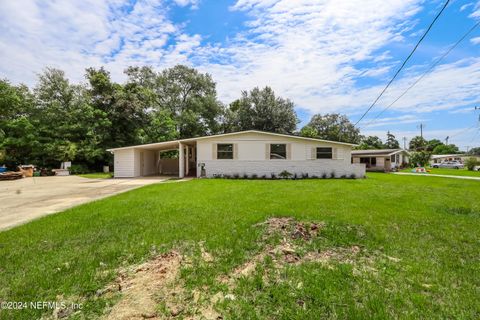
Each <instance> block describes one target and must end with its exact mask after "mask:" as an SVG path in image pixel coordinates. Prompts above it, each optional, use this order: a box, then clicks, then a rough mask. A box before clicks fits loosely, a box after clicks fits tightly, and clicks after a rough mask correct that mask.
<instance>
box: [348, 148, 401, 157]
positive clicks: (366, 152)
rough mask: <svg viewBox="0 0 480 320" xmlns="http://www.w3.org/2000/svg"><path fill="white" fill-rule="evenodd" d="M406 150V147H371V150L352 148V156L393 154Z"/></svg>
mask: <svg viewBox="0 0 480 320" xmlns="http://www.w3.org/2000/svg"><path fill="white" fill-rule="evenodd" d="M401 152H405V153H407V154H408V151H407V150H404V149H369V150H352V156H391V155H394V154H397V153H401Z"/></svg>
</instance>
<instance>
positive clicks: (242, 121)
mask: <svg viewBox="0 0 480 320" xmlns="http://www.w3.org/2000/svg"><path fill="white" fill-rule="evenodd" d="M224 118H225V120H224V122H225V126H224V130H225V131H226V132H231V131H242V130H251V129H255V130H261V131H268V132H277V133H286V134H292V133H293V132H294V131H295V129H296V127H297V123H298V122H299V120H298V118H297V114H296V113H295V110H294V104H293V102H292V101H290V100H289V99H283V98H281V97H278V96H275V92H273V90H272V88H270V87H265V88H263V89H259V88H258V87H256V88H254V89H253V90H251V91H250V92H247V91H243V92H242V96H241V98H240V99H238V100H235V101H234V102H232V103H231V104H230V106H229V107H228V108H227V109H226V111H225V114H224Z"/></svg>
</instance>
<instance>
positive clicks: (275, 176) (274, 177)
mask: <svg viewBox="0 0 480 320" xmlns="http://www.w3.org/2000/svg"><path fill="white" fill-rule="evenodd" d="M270 178H271V179H273V180H275V179H277V175H276V174H275V173H273V172H272V174H271V175H270Z"/></svg>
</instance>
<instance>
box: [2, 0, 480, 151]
mask: <svg viewBox="0 0 480 320" xmlns="http://www.w3.org/2000/svg"><path fill="white" fill-rule="evenodd" d="M442 5H443V1H416V0H369V1H361V0H356V1H333V0H232V1H219V0H172V1H161V0H143V1H140V0H128V1H123V0H107V1H96V0H85V1H66V0H63V1H62V0H59V1H40V0H19V1H7V0H0V31H1V32H0V57H1V59H0V77H2V78H8V79H10V80H11V81H12V82H13V83H20V82H23V83H26V84H28V85H30V86H34V85H35V81H36V74H37V73H38V72H41V71H42V69H44V68H45V67H47V66H51V67H57V68H60V69H63V70H65V72H66V73H67V76H68V77H69V78H70V79H72V81H74V82H82V81H84V78H83V75H84V69H85V68H86V67H89V66H97V67H98V66H105V67H106V68H107V69H108V70H109V71H110V72H111V74H112V77H113V79H114V80H116V81H119V82H121V81H123V80H124V79H125V77H124V75H123V70H124V69H125V68H126V67H127V66H129V65H151V66H153V67H154V68H156V69H158V70H161V69H162V68H166V67H171V66H173V65H175V64H178V63H182V64H187V65H190V66H193V67H196V68H198V69H199V70H201V71H202V72H208V73H211V74H212V76H213V78H214V79H215V81H216V82H217V90H218V94H219V98H220V100H221V101H222V102H224V103H229V102H231V101H232V100H234V99H235V98H237V97H239V95H240V92H241V90H248V89H251V88H253V87H255V86H260V87H262V86H266V85H269V86H271V87H273V89H274V90H275V92H276V93H277V94H279V95H281V96H282V97H285V98H289V99H291V100H292V101H294V102H295V105H296V109H297V113H298V115H299V116H300V118H301V120H302V123H301V124H300V126H302V125H304V124H305V123H306V122H307V121H308V119H309V118H310V117H311V115H313V114H315V113H327V112H340V113H344V114H347V115H348V116H349V117H350V119H351V120H352V121H354V122H356V120H358V119H359V117H360V116H361V114H362V113H363V112H364V111H365V110H366V108H367V107H368V106H369V104H370V103H371V102H373V100H374V99H375V97H376V96H377V95H378V94H379V92H380V91H381V90H382V88H383V86H384V85H385V84H386V83H387V82H388V80H389V79H390V78H391V76H392V75H393V73H394V72H395V71H396V70H397V68H398V67H399V65H400V63H401V62H402V60H403V59H404V58H405V57H406V56H407V55H408V53H409V52H410V50H411V49H412V47H413V46H414V44H415V43H416V41H417V40H418V39H419V37H420V36H421V34H422V32H423V31H424V30H425V28H426V27H427V26H428V24H429V23H430V22H431V21H432V19H433V17H434V16H435V14H436V13H437V12H438V11H439V10H440V8H441V6H442ZM479 19H480V2H478V1H452V2H451V3H450V5H449V6H448V7H447V8H446V10H445V11H444V13H443V15H442V16H441V17H440V19H439V20H438V21H437V23H436V24H435V26H434V27H433V29H432V30H431V32H430V33H429V35H428V36H427V38H426V39H425V40H424V42H423V43H422V44H421V45H420V47H419V48H418V50H417V52H416V53H415V55H414V56H413V57H412V59H411V60H410V62H409V63H408V65H407V66H406V68H405V69H404V70H403V71H402V73H401V74H400V76H399V77H398V78H397V80H396V81H395V82H394V83H393V84H392V86H391V87H390V89H389V90H388V91H387V92H386V94H385V95H384V97H383V98H382V99H381V100H380V101H379V103H378V105H377V106H376V107H375V108H373V109H372V111H371V112H370V113H369V114H368V115H367V117H366V118H365V119H364V120H363V121H362V122H360V124H359V125H360V127H361V129H362V133H363V134H376V135H379V136H380V137H381V138H385V134H386V132H387V131H388V130H389V131H391V132H392V133H394V134H395V135H396V136H397V138H398V139H399V140H400V139H401V138H402V137H403V136H405V137H407V138H411V137H412V136H414V135H416V134H418V132H419V130H418V129H417V126H418V124H420V123H424V124H425V125H426V128H425V131H424V132H425V137H426V138H428V139H431V138H439V139H444V138H445V137H446V136H450V137H451V139H450V141H451V142H453V143H456V144H458V145H460V146H461V147H462V148H463V149H465V148H466V147H467V146H469V147H473V146H479V145H480V134H479V133H478V131H479V127H478V123H479V121H478V117H479V113H480V112H478V111H477V112H475V111H474V106H475V104H478V105H480V90H479V87H480V55H479V53H480V28H478V29H476V30H475V31H474V32H472V33H471V34H470V35H469V37H467V38H466V39H465V40H464V41H463V42H462V43H461V45H459V46H458V47H457V48H456V49H455V50H454V51H452V52H451V53H450V54H449V55H448V56H447V58H446V59H445V60H443V61H442V62H441V64H439V65H438V66H437V67H436V68H435V69H434V70H433V72H432V73H430V74H429V75H427V76H426V77H425V78H424V79H422V81H421V82H419V83H418V85H416V86H415V87H414V88H413V89H412V90H410V91H409V92H408V93H407V94H406V95H405V96H404V97H402V98H401V99H400V100H399V101H398V102H397V103H395V104H394V105H393V106H392V107H391V108H390V109H389V110H388V111H386V112H384V113H382V114H381V115H380V116H378V119H374V118H375V117H376V116H377V115H378V113H379V112H380V111H381V110H382V109H383V108H384V107H385V106H387V105H388V104H390V103H391V102H392V101H393V100H394V99H395V98H396V97H397V96H398V95H400V94H401V93H402V92H403V90H404V89H405V88H407V87H408V86H409V85H410V84H411V83H412V82H414V81H415V80H416V79H417V77H418V76H419V75H420V74H422V72H423V71H425V70H426V69H427V68H428V66H429V65H430V64H431V63H432V61H434V60H435V59H436V58H438V57H439V56H440V55H441V54H442V53H443V52H445V50H447V49H448V47H449V46H450V45H452V44H453V43H454V42H456V41H457V40H458V39H459V38H460V37H461V36H462V35H463V34H464V33H465V32H466V31H467V30H468V29H469V28H470V27H471V26H473V25H474V24H475V23H476V22H477V21H478V20H479ZM373 119H374V120H373Z"/></svg>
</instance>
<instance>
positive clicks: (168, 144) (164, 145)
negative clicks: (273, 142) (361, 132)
mask: <svg viewBox="0 0 480 320" xmlns="http://www.w3.org/2000/svg"><path fill="white" fill-rule="evenodd" d="M244 133H259V134H265V135H272V136H279V137H285V138H293V139H301V140H308V141H318V142H327V143H333V144H340V145H345V146H356V144H352V143H346V142H338V141H330V140H323V139H316V138H307V137H300V136H294V135H289V134H282V133H273V132H265V131H259V130H246V131H238V132H232V133H223V134H215V135H211V136H203V137H196V138H188V139H179V140H171V141H164V142H156V143H149V144H140V145H135V146H128V147H121V148H112V149H107V151H110V152H112V153H113V152H114V151H116V150H126V149H148V150H156V149H164V150H167V149H168V148H172V149H175V148H177V147H178V144H179V143H188V142H195V141H198V140H204V139H210V138H216V137H226V136H232V135H239V134H244Z"/></svg>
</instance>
